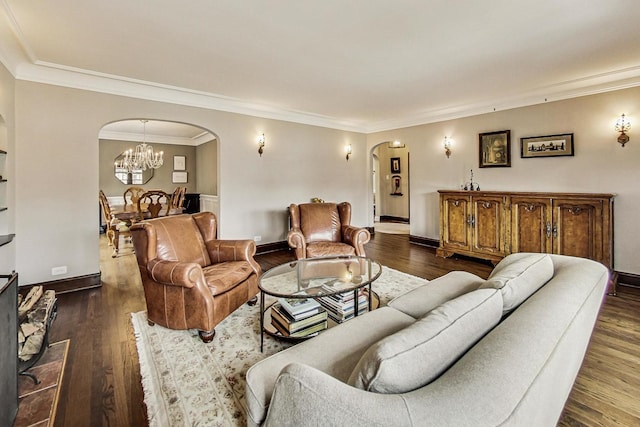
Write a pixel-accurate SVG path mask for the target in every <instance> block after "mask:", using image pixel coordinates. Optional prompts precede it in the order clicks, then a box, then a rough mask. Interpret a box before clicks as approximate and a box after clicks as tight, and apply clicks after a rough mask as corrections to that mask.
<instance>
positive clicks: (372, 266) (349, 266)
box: [258, 256, 382, 351]
mask: <svg viewBox="0 0 640 427" xmlns="http://www.w3.org/2000/svg"><path fill="white" fill-rule="evenodd" d="M381 272H382V267H381V266H380V264H379V263H378V262H376V261H374V260H372V259H370V258H366V257H359V256H335V257H326V258H307V259H299V260H296V261H291V262H288V263H286V264H282V265H279V266H276V267H273V268H272V269H270V270H268V271H267V272H265V273H264V274H263V275H262V276H261V277H260V281H259V282H258V287H259V288H260V291H261V292H260V351H262V347H263V344H264V334H265V332H266V333H267V334H269V335H271V336H274V337H277V338H282V339H290V340H300V339H307V338H309V337H311V336H315V335H317V333H315V334H312V335H307V336H304V337H292V336H285V335H284V334H283V333H282V332H280V331H278V329H277V328H275V327H274V326H273V325H272V322H271V310H272V309H273V306H274V304H275V303H276V302H278V299H279V298H285V299H286V301H288V302H289V303H293V304H294V305H295V304H296V302H298V301H297V300H300V301H299V302H303V300H305V299H313V300H322V298H323V297H329V296H340V295H346V296H347V297H349V298H350V297H351V295H349V294H348V293H349V292H353V294H352V295H353V301H354V309H353V313H352V316H357V315H358V314H359V312H361V311H362V308H361V307H360V304H358V301H360V300H361V295H364V296H365V297H366V299H367V303H366V309H367V310H369V311H371V310H375V309H376V308H378V306H379V304H380V299H379V298H378V295H377V294H376V293H375V292H373V289H372V283H373V282H374V281H375V280H376V279H377V278H378V277H380V273H381ZM267 298H268V299H269V301H267ZM356 307H357V308H356ZM327 323H328V326H334V325H335V324H336V323H337V322H336V321H335V320H334V319H331V318H330V317H329V318H328V322H327Z"/></svg>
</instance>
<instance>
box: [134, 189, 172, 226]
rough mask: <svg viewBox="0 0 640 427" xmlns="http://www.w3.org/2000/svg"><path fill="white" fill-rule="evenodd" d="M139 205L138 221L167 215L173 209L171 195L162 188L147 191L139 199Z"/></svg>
mask: <svg viewBox="0 0 640 427" xmlns="http://www.w3.org/2000/svg"><path fill="white" fill-rule="evenodd" d="M137 207H138V215H137V217H136V220H138V221H142V220H145V219H149V218H158V217H159V216H167V215H169V210H170V209H171V195H170V194H169V193H166V192H164V191H162V190H149V191H146V192H144V193H143V194H142V195H141V196H140V198H139V199H138V203H137ZM163 211H164V212H163Z"/></svg>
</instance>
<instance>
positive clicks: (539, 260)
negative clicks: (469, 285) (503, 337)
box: [480, 253, 553, 314]
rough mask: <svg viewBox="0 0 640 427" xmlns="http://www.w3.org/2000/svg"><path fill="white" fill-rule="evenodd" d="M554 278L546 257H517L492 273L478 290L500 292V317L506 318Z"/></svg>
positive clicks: (500, 264) (550, 262)
mask: <svg viewBox="0 0 640 427" xmlns="http://www.w3.org/2000/svg"><path fill="white" fill-rule="evenodd" d="M552 277H553V261H551V257H550V256H549V255H548V254H534V253H516V254H511V255H509V256H507V257H506V258H504V259H503V260H502V261H500V262H499V263H498V265H496V267H495V268H494V269H493V271H492V272H491V274H490V275H489V278H488V279H487V281H486V282H485V283H483V284H482V285H480V288H481V289H484V288H495V289H500V292H502V299H503V301H504V307H503V314H508V313H509V312H511V311H512V310H514V309H515V308H516V307H518V306H519V305H520V304H522V302H524V300H526V299H527V298H529V297H530V296H531V295H532V294H533V293H534V292H535V291H537V290H538V289H540V288H541V287H542V286H543V285H544V284H545V283H547V282H548V281H549V280H550V279H551V278H552Z"/></svg>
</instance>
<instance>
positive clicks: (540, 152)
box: [520, 133, 573, 159]
mask: <svg viewBox="0 0 640 427" xmlns="http://www.w3.org/2000/svg"><path fill="white" fill-rule="evenodd" d="M556 156H573V134H572V133H562V134H559V135H548V136H528V137H526V138H520V157H522V158H523V159H527V158H530V157H556Z"/></svg>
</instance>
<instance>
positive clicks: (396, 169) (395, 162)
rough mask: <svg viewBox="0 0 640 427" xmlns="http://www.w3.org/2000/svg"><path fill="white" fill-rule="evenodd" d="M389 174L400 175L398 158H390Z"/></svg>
mask: <svg viewBox="0 0 640 427" xmlns="http://www.w3.org/2000/svg"><path fill="white" fill-rule="evenodd" d="M391 173H400V157H392V158H391Z"/></svg>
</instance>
